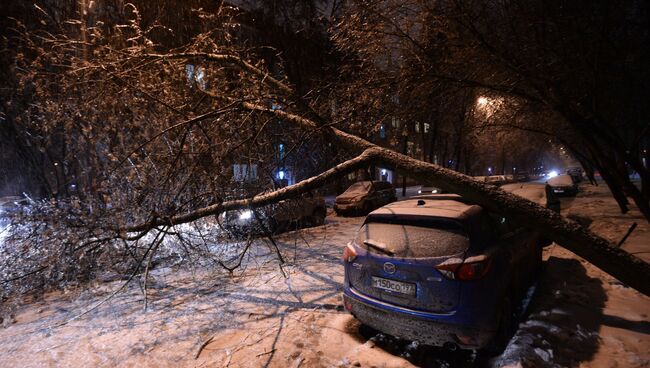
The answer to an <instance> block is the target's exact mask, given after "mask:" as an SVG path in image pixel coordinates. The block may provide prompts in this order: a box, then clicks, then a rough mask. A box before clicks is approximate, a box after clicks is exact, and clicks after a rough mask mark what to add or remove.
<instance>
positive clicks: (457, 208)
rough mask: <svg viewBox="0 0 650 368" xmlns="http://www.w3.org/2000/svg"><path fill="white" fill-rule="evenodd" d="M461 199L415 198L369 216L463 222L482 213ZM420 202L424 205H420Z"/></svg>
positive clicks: (476, 207) (452, 196) (478, 208)
mask: <svg viewBox="0 0 650 368" xmlns="http://www.w3.org/2000/svg"><path fill="white" fill-rule="evenodd" d="M460 199H461V197H460V196H459V195H456V194H451V195H449V194H442V195H431V196H422V197H420V198H419V199H418V198H414V199H408V200H404V201H399V202H393V203H391V204H388V205H386V206H384V207H381V208H379V209H376V210H374V211H372V212H371V213H370V214H369V215H368V216H386V215H394V216H400V215H406V216H423V217H444V218H450V219H455V220H461V221H462V220H467V219H469V218H471V217H474V216H476V215H478V214H479V213H480V212H481V207H480V206H477V205H472V204H466V203H463V202H461V201H460ZM420 201H423V202H424V203H423V204H420V205H418V202H420Z"/></svg>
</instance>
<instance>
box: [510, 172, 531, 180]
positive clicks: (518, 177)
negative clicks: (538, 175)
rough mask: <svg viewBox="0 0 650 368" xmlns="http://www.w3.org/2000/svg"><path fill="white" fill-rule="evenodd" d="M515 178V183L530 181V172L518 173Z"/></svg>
mask: <svg viewBox="0 0 650 368" xmlns="http://www.w3.org/2000/svg"><path fill="white" fill-rule="evenodd" d="M513 178H514V180H515V181H529V180H530V174H529V173H528V171H517V173H516V174H514V175H513Z"/></svg>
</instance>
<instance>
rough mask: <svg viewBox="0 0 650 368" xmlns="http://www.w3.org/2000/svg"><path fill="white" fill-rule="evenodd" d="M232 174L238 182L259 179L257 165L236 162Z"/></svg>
mask: <svg viewBox="0 0 650 368" xmlns="http://www.w3.org/2000/svg"><path fill="white" fill-rule="evenodd" d="M232 174H233V179H234V180H235V181H238V182H244V181H254V180H257V165H245V164H234V165H233V167H232Z"/></svg>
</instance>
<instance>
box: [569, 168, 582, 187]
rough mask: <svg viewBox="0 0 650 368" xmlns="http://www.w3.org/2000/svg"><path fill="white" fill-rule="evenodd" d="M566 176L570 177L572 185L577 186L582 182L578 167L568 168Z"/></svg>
mask: <svg viewBox="0 0 650 368" xmlns="http://www.w3.org/2000/svg"><path fill="white" fill-rule="evenodd" d="M566 173H567V175H569V176H571V179H573V183H575V184H578V183H580V182H582V179H583V175H582V168H580V167H570V168H568V169H567V170H566Z"/></svg>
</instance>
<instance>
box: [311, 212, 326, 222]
mask: <svg viewBox="0 0 650 368" xmlns="http://www.w3.org/2000/svg"><path fill="white" fill-rule="evenodd" d="M324 223H325V210H324V209H322V208H317V209H315V210H314V212H313V213H312V214H311V226H321V225H323V224H324Z"/></svg>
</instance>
